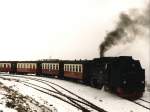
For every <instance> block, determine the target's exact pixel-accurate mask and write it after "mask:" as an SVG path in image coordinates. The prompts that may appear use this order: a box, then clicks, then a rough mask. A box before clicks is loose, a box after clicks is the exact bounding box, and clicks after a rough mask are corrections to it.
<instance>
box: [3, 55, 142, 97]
mask: <svg viewBox="0 0 150 112" xmlns="http://www.w3.org/2000/svg"><path fill="white" fill-rule="evenodd" d="M0 72H8V73H10V74H12V75H13V74H36V75H37V76H48V77H54V78H58V79H62V80H71V81H76V82H79V83H83V84H86V85H90V86H92V87H95V88H99V89H102V88H104V90H105V91H109V92H111V93H114V94H117V95H118V96H120V97H123V98H126V99H130V100H135V99H138V98H140V97H142V95H143V93H144V91H145V69H143V68H142V66H141V64H140V61H139V60H135V59H133V58H132V56H119V57H101V58H94V59H92V60H58V59H56V60H52V59H51V60H38V61H0Z"/></svg>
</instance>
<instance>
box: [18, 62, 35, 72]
mask: <svg viewBox="0 0 150 112" xmlns="http://www.w3.org/2000/svg"><path fill="white" fill-rule="evenodd" d="M36 72H37V63H36V62H35V61H34V62H32V61H20V62H18V63H17V73H33V74H36Z"/></svg>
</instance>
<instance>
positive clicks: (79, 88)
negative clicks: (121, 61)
mask: <svg viewBox="0 0 150 112" xmlns="http://www.w3.org/2000/svg"><path fill="white" fill-rule="evenodd" d="M2 75H4V74H2ZM2 75H0V77H5V78H10V76H2ZM6 75H7V74H6ZM19 76H20V75H19ZM27 77H32V78H34V77H36V76H27ZM36 78H39V79H43V80H47V81H50V82H53V83H56V84H58V85H61V86H63V87H64V88H66V89H68V90H70V91H72V92H73V93H75V94H77V95H79V96H81V97H83V98H85V99H87V100H88V101H90V102H92V103H94V104H95V105H97V106H98V107H101V108H103V109H104V110H106V111H108V112H149V110H148V109H145V108H143V107H141V106H139V105H137V104H135V103H133V102H130V101H128V100H125V99H122V98H120V97H118V96H116V95H114V94H111V93H108V92H105V91H103V90H99V89H95V88H92V87H89V86H86V85H82V84H78V83H74V82H70V81H64V80H59V79H54V78H44V77H36ZM11 79H19V80H21V81H28V82H30V83H33V84H37V85H39V86H42V87H45V88H47V89H52V88H50V87H49V86H47V85H45V84H42V83H40V82H37V81H33V80H28V79H24V78H19V77H17V78H16V77H14V78H12V77H11ZM0 82H1V83H3V84H4V85H5V86H7V87H9V88H11V89H13V90H15V91H17V92H18V93H20V94H22V95H23V96H29V97H31V98H32V99H34V100H35V101H37V102H38V103H39V105H44V106H45V107H47V108H49V109H50V110H51V111H52V112H81V110H79V109H77V108H76V107H73V106H71V105H70V104H68V103H65V102H63V101H60V100H59V99H56V98H54V97H52V96H49V95H47V94H45V93H41V92H39V91H37V90H35V89H33V88H30V87H27V86H25V85H24V84H23V83H20V82H17V81H15V80H4V79H2V78H0ZM56 88H58V87H57V86H56ZM58 89H59V90H60V91H61V92H63V93H65V94H68V95H69V93H67V92H66V91H64V90H62V89H60V88H58ZM3 92H4V91H2V90H0V99H1V98H3V97H4V96H3V94H2V93H3ZM149 97H150V92H145V94H144V96H143V99H146V100H148V98H149ZM0 101H1V100H0ZM1 107H2V108H1ZM0 109H1V110H5V111H4V112H15V110H14V111H12V109H11V110H10V111H6V109H7V108H6V106H5V105H4V104H3V103H1V102H0ZM92 112H94V111H92Z"/></svg>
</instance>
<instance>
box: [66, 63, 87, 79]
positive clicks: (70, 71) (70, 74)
mask: <svg viewBox="0 0 150 112" xmlns="http://www.w3.org/2000/svg"><path fill="white" fill-rule="evenodd" d="M87 65H88V61H64V77H65V78H70V79H75V80H85V76H86V74H87V72H88V71H87V70H86V68H87Z"/></svg>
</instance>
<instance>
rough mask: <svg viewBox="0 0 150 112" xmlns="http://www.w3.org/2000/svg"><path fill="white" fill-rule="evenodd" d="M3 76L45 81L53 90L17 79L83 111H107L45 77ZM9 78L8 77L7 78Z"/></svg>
mask: <svg viewBox="0 0 150 112" xmlns="http://www.w3.org/2000/svg"><path fill="white" fill-rule="evenodd" d="M3 76H11V77H19V78H24V79H29V80H34V81H38V82H40V83H43V84H45V85H47V86H49V87H51V88H52V89H53V90H51V89H47V88H44V87H41V86H39V85H36V84H33V83H30V82H28V81H21V80H17V81H19V82H21V83H23V84H24V85H25V86H28V87H31V88H33V89H35V90H37V91H40V92H43V93H45V94H47V95H50V96H53V97H55V98H57V99H59V100H61V101H64V102H66V103H68V104H70V105H72V106H74V107H76V108H78V109H80V110H82V111H83V112H91V110H95V111H98V112H106V111H105V110H104V109H102V108H100V107H98V106H96V105H95V104H93V103H91V102H89V101H87V100H86V99H84V98H82V97H80V96H79V95H77V94H75V93H73V92H71V91H69V90H67V89H65V88H64V87H62V86H60V85H57V84H55V83H53V82H50V81H47V80H43V79H38V78H31V77H30V78H29V77H25V76H14V75H13V76H12V75H3ZM0 78H4V77H0ZM7 79H8V78H7ZM55 86H56V87H57V88H61V89H62V90H63V91H66V92H68V93H69V94H70V95H71V96H70V95H67V94H64V93H62V92H61V91H60V90H58V89H57V88H56V87H55Z"/></svg>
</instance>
